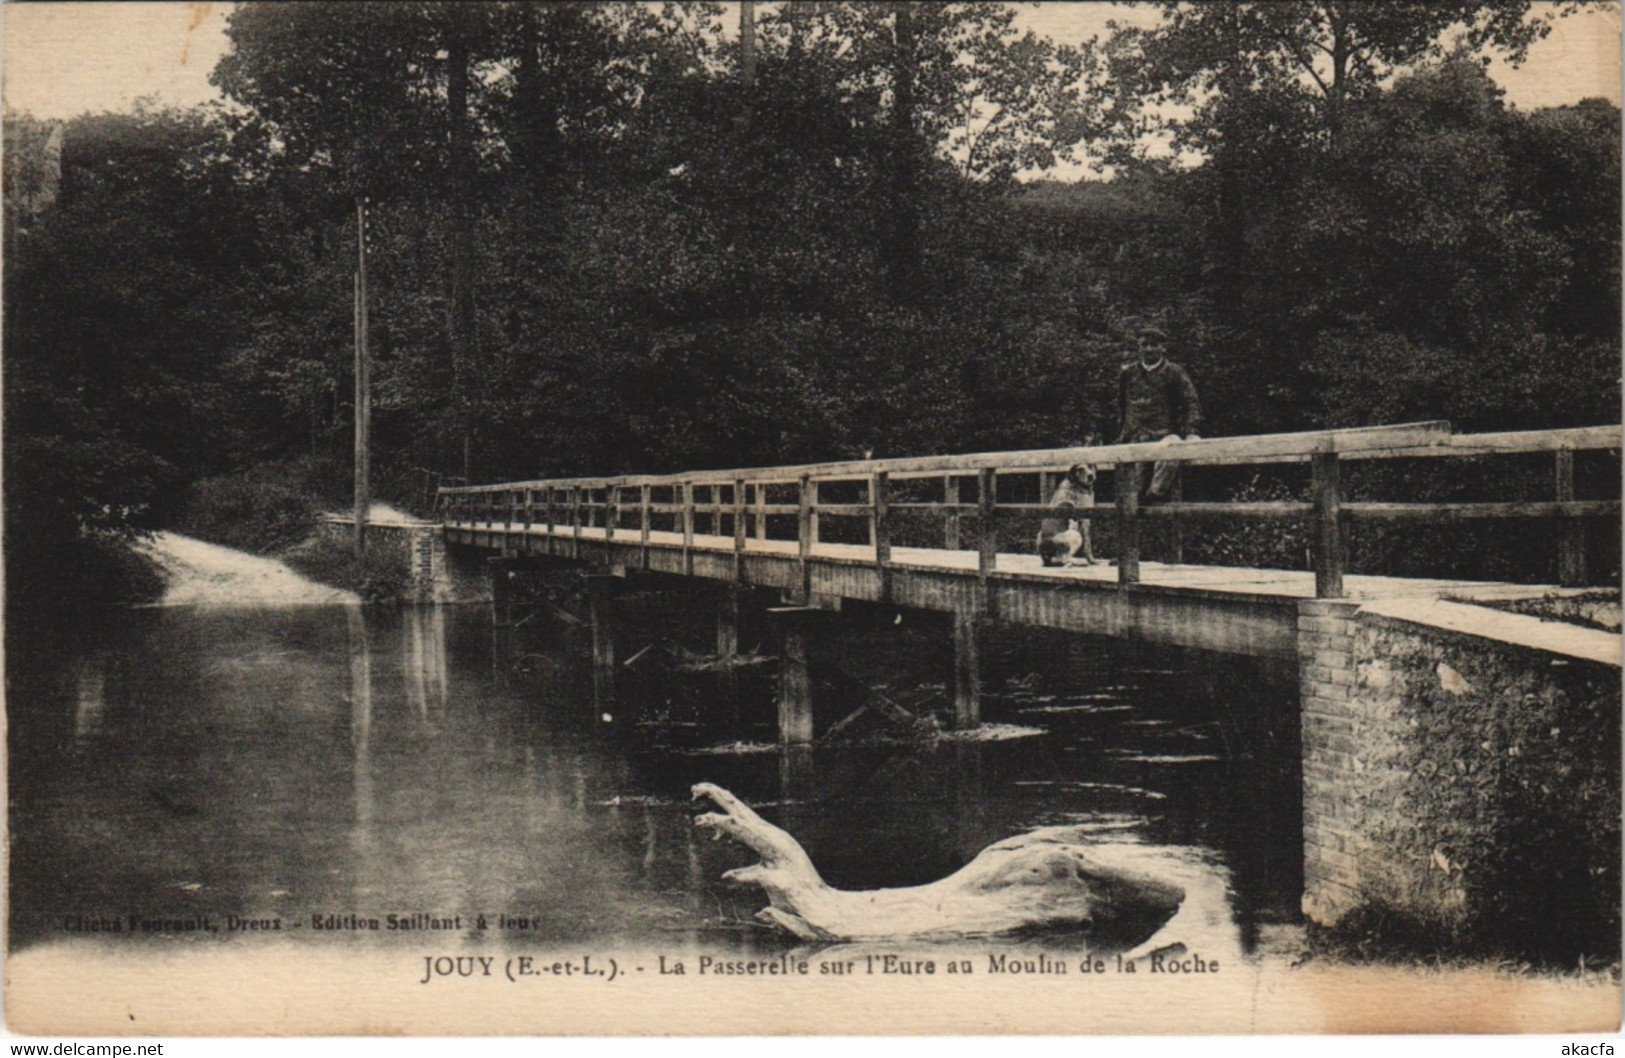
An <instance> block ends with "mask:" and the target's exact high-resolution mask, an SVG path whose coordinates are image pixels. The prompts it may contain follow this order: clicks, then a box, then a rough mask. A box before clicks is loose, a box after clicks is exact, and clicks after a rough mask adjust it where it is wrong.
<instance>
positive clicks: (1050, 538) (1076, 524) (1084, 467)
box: [1038, 463, 1095, 566]
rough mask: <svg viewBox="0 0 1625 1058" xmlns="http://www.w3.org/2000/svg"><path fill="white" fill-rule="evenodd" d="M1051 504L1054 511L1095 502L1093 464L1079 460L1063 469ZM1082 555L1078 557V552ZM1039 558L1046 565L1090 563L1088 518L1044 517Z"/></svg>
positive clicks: (1092, 557) (1092, 552) (1091, 547)
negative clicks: (1079, 461)
mask: <svg viewBox="0 0 1625 1058" xmlns="http://www.w3.org/2000/svg"><path fill="white" fill-rule="evenodd" d="M1049 505H1050V507H1052V508H1054V509H1055V510H1056V511H1067V510H1077V509H1080V508H1089V507H1093V506H1094V505H1095V467H1094V464H1092V463H1078V464H1076V465H1074V466H1073V467H1072V469H1071V470H1068V471H1067V472H1066V477H1064V478H1062V479H1061V483H1060V484H1059V485H1057V486H1056V487H1055V494H1054V495H1053V496H1051V497H1050V500H1049ZM1079 551H1082V552H1083V557H1082V558H1081V559H1080V558H1079V557H1078V552H1079ZM1038 557H1039V560H1040V561H1042V562H1043V563H1044V565H1046V566H1092V565H1094V564H1095V547H1094V540H1093V538H1092V534H1091V533H1090V525H1089V519H1087V518H1064V517H1056V518H1045V519H1044V520H1043V521H1042V522H1040V523H1039V524H1038Z"/></svg>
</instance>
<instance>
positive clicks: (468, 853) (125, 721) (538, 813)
mask: <svg viewBox="0 0 1625 1058" xmlns="http://www.w3.org/2000/svg"><path fill="white" fill-rule="evenodd" d="M641 617H642V619H643V620H644V621H645V622H646V625H645V626H644V627H642V628H641V629H637V628H634V629H633V630H631V631H629V632H628V635H627V642H628V643H632V642H634V640H635V641H636V645H637V646H638V647H640V648H642V647H643V646H644V644H645V643H647V642H651V641H657V637H658V636H660V635H669V636H672V637H676V638H680V637H681V635H682V634H684V633H683V629H684V627H686V626H683V624H682V621H683V617H682V615H680V614H678V615H675V616H674V615H672V614H665V615H661V614H658V613H646V614H643V615H641ZM661 621H665V622H667V626H665V628H666V630H663V629H662V627H661V626H660V622H661ZM690 623H691V625H692V626H693V627H692V629H690V630H691V631H693V632H694V634H695V635H696V636H704V637H709V636H710V635H712V634H713V629H711V628H710V626H709V624H708V623H706V622H701V621H692V622H690ZM672 629H675V630H672ZM515 635H516V636H518V637H519V639H518V641H517V642H515V643H514V644H512V651H511V653H510V654H508V655H505V656H493V655H492V649H493V640H492V638H491V634H490V618H489V614H488V612H486V611H484V610H483V609H481V608H479V607H468V608H457V607H451V608H444V607H442V608H420V609H403V610H400V611H383V612H374V611H363V610H361V609H359V608H354V607H350V608H344V607H334V608H319V607H317V608H312V607H302V608H299V609H298V610H288V611H275V610H265V611H252V612H249V611H208V610H202V609H197V610H188V609H172V610H151V611H143V612H141V613H138V614H132V615H130V618H129V620H128V622H127V623H126V624H125V625H124V626H123V627H122V628H120V629H119V630H117V631H116V632H114V633H111V634H110V635H109V637H108V638H107V639H106V640H105V641H99V642H96V643H94V644H89V645H87V646H85V647H84V648H82V649H75V650H64V651H63V652H62V653H61V654H60V655H59V656H57V657H54V658H49V659H48V660H49V662H50V664H49V665H46V666H43V668H44V669H46V670H49V671H47V672H45V674H44V675H42V676H40V677H39V678H38V679H36V680H34V681H33V682H32V683H30V684H28V685H27V686H26V687H19V688H14V693H13V696H12V703H13V704H12V712H13V719H14V723H13V727H12V739H13V745H12V760H13V761H14V762H18V764H19V766H18V767H14V768H13V771H12V777H11V792H12V804H13V816H12V819H13V827H12V835H13V843H14V844H13V852H14V857H13V860H12V876H11V879H12V902H11V924H12V932H11V936H12V943H13V945H14V946H26V945H32V944H38V943H42V942H46V941H50V940H61V939H68V938H69V934H68V931H65V930H64V928H63V925H62V924H63V922H64V920H65V918H66V917H68V916H75V915H100V914H105V915H109V916H115V917H117V916H128V915H131V914H137V915H142V916H149V917H163V916H173V917H181V916H184V915H186V914H194V915H196V914H208V915H214V916H221V917H223V916H224V915H227V914H235V915H242V916H251V917H257V918H280V919H281V920H282V921H283V922H284V923H285V925H286V928H287V931H288V933H289V934H290V935H291V936H292V937H293V938H294V939H300V938H304V939H308V940H311V941H315V942H319V943H324V944H335V943H340V944H342V943H391V942H402V943H413V942H419V941H422V940H424V939H425V937H424V935H422V934H414V933H412V932H411V931H395V932H391V931H388V930H381V931H379V932H377V933H371V932H365V933H364V932H362V931H358V930H353V929H339V930H329V929H318V928H316V926H315V925H314V922H315V921H318V920H321V919H322V918H323V916H340V917H342V916H362V917H379V918H384V917H386V916H388V915H390V914H396V915H402V916H410V915H412V914H423V915H428V916H436V917H451V918H455V917H456V916H459V915H460V916H463V918H464V921H465V923H471V922H473V921H474V920H475V917H476V916H477V915H480V914H485V915H487V916H488V917H489V918H490V919H491V920H492V921H495V920H496V916H498V915H505V916H510V917H512V918H514V919H516V920H520V919H522V920H523V921H524V922H525V923H526V925H524V926H523V927H521V928H515V929H509V930H501V929H496V928H494V927H493V928H491V929H489V930H488V931H486V932H485V933H483V934H481V933H478V932H477V931H474V932H471V931H470V929H468V928H464V929H462V930H460V931H459V933H458V938H456V939H470V940H473V941H475V942H481V943H483V942H490V941H493V940H498V939H499V940H501V941H503V942H505V943H513V944H554V943H566V942H572V941H575V940H578V939H592V940H593V941H595V942H602V943H611V942H621V943H634V944H650V943H655V942H658V943H661V944H674V945H676V944H681V945H695V946H699V947H701V948H707V947H709V948H716V947H722V948H739V947H745V948H757V947H764V946H765V947H768V948H775V949H777V948H784V947H787V946H788V945H789V944H790V943H791V942H790V941H789V940H788V939H786V938H783V937H780V936H776V935H773V934H770V933H767V932H765V931H763V930H761V929H760V928H759V927H757V926H755V925H753V924H752V922H751V919H752V915H753V914H754V912H755V911H757V910H758V909H759V908H761V907H762V906H763V905H764V904H765V902H766V901H765V899H764V898H763V897H762V895H761V894H760V892H759V891H756V890H753V889H749V888H741V887H737V886H732V885H729V884H726V883H723V882H722V881H721V880H720V879H721V876H722V874H723V873H724V872H725V871H727V870H728V869H730V868H733V867H738V866H742V865H744V864H746V863H748V862H751V854H750V853H749V852H748V851H746V850H743V849H741V848H739V847H737V846H734V845H732V844H730V843H713V842H711V841H708V840H701V838H700V836H698V835H697V834H696V832H695V829H694V827H693V826H692V812H693V810H692V809H691V808H690V806H689V787H690V786H691V785H692V784H693V783H695V782H699V781H711V782H716V783H718V784H719V785H722V786H724V787H726V788H728V789H730V790H733V791H734V792H735V793H736V794H738V795H739V796H740V797H742V798H744V799H745V800H747V801H748V802H750V803H751V804H753V805H755V806H756V807H757V808H758V809H759V810H760V811H761V812H762V814H763V815H764V817H766V818H769V819H770V820H771V821H773V822H775V823H777V824H778V825H780V826H782V827H784V828H785V829H786V830H788V831H789V832H790V833H792V834H793V835H794V836H795V837H796V838H797V840H799V841H801V842H802V844H803V845H804V846H805V847H806V848H807V850H808V852H809V854H810V855H811V856H812V857H813V860H814V862H815V863H816V864H817V865H818V868H819V870H820V872H821V873H822V874H823V875H824V877H825V879H826V880H827V881H829V882H830V884H832V885H836V886H839V887H842V888H852V889H862V888H876V887H883V886H897V885H917V884H921V883H924V882H929V881H932V880H935V879H937V878H941V877H943V876H945V875H947V874H949V873H951V872H953V871H954V870H957V869H958V868H959V867H961V866H963V865H964V864H965V863H967V862H968V861H969V860H970V859H972V858H973V857H974V856H975V855H976V854H977V853H978V852H980V851H981V850H982V849H983V848H985V847H986V846H988V845H989V844H992V843H993V842H995V841H998V840H1001V839H1003V838H1006V837H1009V836H1011V835H1013V834H1018V833H1022V832H1024V831H1029V830H1033V829H1035V828H1038V827H1046V826H1048V827H1055V826H1064V827H1070V828H1074V830H1075V832H1076V834H1077V835H1078V839H1079V840H1087V841H1104V840H1109V841H1115V842H1121V843H1124V844H1125V845H1132V846H1136V847H1138V848H1140V849H1144V850H1147V851H1148V852H1150V853H1154V854H1155V855H1157V856H1160V857H1162V859H1163V861H1165V864H1164V867H1163V869H1166V870H1169V871H1173V872H1176V873H1179V874H1180V875H1181V877H1185V878H1186V879H1187V881H1186V882H1184V883H1182V884H1185V885H1186V887H1187V889H1188V891H1189V892H1191V893H1192V894H1193V895H1192V897H1191V898H1189V899H1188V900H1187V905H1186V910H1185V911H1182V912H1181V914H1182V915H1186V918H1187V919H1188V920H1189V922H1190V926H1191V928H1190V930H1189V933H1190V935H1191V936H1192V937H1194V938H1197V942H1198V943H1200V944H1202V945H1203V946H1204V947H1206V948H1208V949H1210V950H1217V949H1218V948H1219V947H1220V946H1221V945H1229V946H1230V947H1234V946H1236V945H1237V944H1239V943H1240V942H1241V935H1240V934H1239V933H1238V932H1237V929H1236V927H1235V925H1234V921H1235V920H1236V919H1237V918H1238V917H1239V918H1240V919H1241V920H1242V921H1243V922H1247V921H1256V920H1258V919H1259V917H1260V916H1261V915H1262V916H1263V918H1264V919H1269V918H1270V917H1271V916H1275V917H1277V918H1279V917H1284V916H1286V915H1289V914H1290V913H1291V908H1292V904H1293V902H1295V900H1296V895H1297V894H1296V890H1295V889H1294V888H1293V887H1294V885H1295V882H1294V881H1293V879H1292V871H1293V870H1295V869H1296V867H1295V862H1296V856H1297V852H1296V850H1295V849H1294V848H1292V847H1291V846H1290V841H1292V840H1295V822H1296V821H1295V819H1294V820H1292V821H1291V823H1292V824H1293V825H1292V826H1288V827H1287V828H1286V829H1285V830H1284V831H1280V830H1276V829H1272V828H1273V825H1274V821H1273V820H1272V819H1270V818H1268V813H1264V814H1260V813H1258V812H1257V811H1255V808H1256V806H1255V805H1254V804H1252V803H1251V802H1250V801H1249V799H1248V798H1249V797H1250V796H1253V795H1249V794H1247V793H1246V792H1245V789H1244V788H1245V787H1247V786H1248V784H1249V783H1250V782H1251V781H1252V779H1251V778H1250V775H1251V773H1250V772H1248V770H1247V769H1248V767H1249V765H1248V764H1247V763H1246V759H1245V758H1246V756H1247V754H1246V753H1245V752H1242V751H1241V750H1239V749H1232V748H1230V746H1229V744H1228V743H1227V739H1228V740H1230V741H1231V742H1234V743H1236V744H1237V745H1238V746H1239V745H1242V744H1244V743H1246V742H1247V740H1248V739H1249V738H1250V737H1252V736H1250V735H1248V734H1247V733H1246V732H1247V730H1248V727H1249V724H1251V725H1253V726H1256V724H1257V722H1256V721H1245V720H1243V721H1236V720H1234V719H1233V718H1232V719H1226V717H1225V715H1224V714H1223V710H1222V709H1221V708H1220V707H1219V706H1218V705H1216V704H1215V701H1214V700H1213V699H1212V698H1211V697H1207V698H1204V697H1203V691H1202V683H1201V681H1197V682H1195V683H1192V682H1191V681H1188V680H1186V679H1184V678H1183V677H1182V676H1181V675H1180V674H1179V672H1178V671H1175V670H1176V669H1178V668H1179V667H1180V666H1182V665H1183V664H1184V659H1182V658H1176V659H1174V661H1173V662H1172V663H1170V661H1169V660H1168V658H1166V657H1162V658H1161V659H1160V661H1159V659H1158V658H1150V659H1147V658H1145V657H1141V656H1138V655H1135V654H1133V653H1122V652H1114V650H1115V648H1110V647H1107V646H1103V645H1102V644H1100V643H1091V642H1088V641H1082V640H1079V639H1077V638H1076V637H1059V638H1052V639H1049V640H1040V639H1038V638H1037V637H1033V636H1025V635H1023V636H1012V637H1010V638H1009V639H1008V641H1006V642H1003V643H996V644H995V645H994V649H993V654H994V656H993V657H992V658H990V662H989V666H988V676H987V679H988V684H989V686H990V688H993V690H994V693H992V694H990V696H989V700H988V702H987V705H986V710H985V713H986V716H987V718H988V719H989V720H994V721H1006V722H1011V723H1019V724H1024V725H1033V726H1037V727H1041V728H1043V729H1044V730H1045V731H1046V732H1047V733H1046V734H1044V735H1043V736H1041V737H1037V738H1028V739H1018V740H1014V741H1011V742H988V743H979V742H958V741H954V742H929V741H926V742H922V741H917V740H914V739H911V738H903V739H893V740H891V741H886V740H873V741H860V742H858V743H856V744H851V745H844V746H818V747H795V748H790V749H782V750H781V749H779V748H778V747H776V746H771V743H772V742H773V739H774V729H773V709H772V693H771V690H772V688H771V683H770V681H766V680H763V679H762V678H761V677H760V676H757V675H755V674H752V679H754V680H755V682H754V683H752V682H751V681H749V680H747V681H742V682H744V683H746V684H747V686H743V687H742V688H741V692H740V693H741V701H742V710H741V712H742V716H743V718H744V719H743V720H742V721H741V722H740V723H737V724H735V723H733V722H732V720H731V712H732V710H731V708H730V709H729V710H728V712H729V713H730V716H723V717H707V716H705V715H704V714H703V713H701V714H698V715H690V714H688V713H685V712H683V711H682V709H683V708H684V707H685V703H688V702H699V703H704V702H706V701H708V700H710V695H711V692H712V690H713V688H712V685H711V684H710V683H706V682H704V681H706V680H708V679H713V678H714V674H704V673H701V674H684V673H682V672H678V671H664V672H658V673H655V672H653V671H652V667H653V666H654V665H655V663H656V659H657V658H658V657H659V656H660V653H661V652H660V651H654V652H651V653H650V654H649V655H647V657H646V660H645V661H644V662H642V663H641V664H640V666H639V672H640V673H644V672H648V673H650V674H649V675H647V676H646V677H643V678H642V679H641V680H639V679H630V678H629V679H628V680H627V685H626V686H625V687H623V688H622V691H621V706H620V710H619V712H618V714H617V716H618V719H617V723H616V724H615V725H614V728H613V729H612V730H606V725H602V724H600V723H599V722H598V721H597V718H596V715H595V712H594V710H593V708H592V691H591V679H590V666H589V665H588V659H587V656H586V655H587V652H586V650H585V649H583V647H584V644H583V643H582V642H581V641H580V639H579V637H578V638H572V633H571V632H570V630H569V629H557V628H555V629H548V628H547V627H545V625H544V623H543V622H539V621H538V622H534V623H532V624H530V625H527V626H525V627H524V628H521V629H518V630H517V631H516V633H515ZM888 636H890V638H888ZM930 642H934V641H929V642H927V641H924V640H911V639H910V638H909V637H908V635H906V634H903V633H898V634H896V635H895V636H893V635H892V634H891V633H887V634H885V635H881V634H877V633H875V632H874V631H873V630H866V629H862V628H857V629H854V630H853V631H852V632H851V633H850V634H849V640H848V641H847V642H844V643H836V644H834V645H833V647H832V648H831V649H832V651H833V653H834V655H835V656H836V657H837V659H838V661H839V662H840V663H841V664H843V665H846V666H848V667H849V668H851V669H852V670H853V672H855V673H856V674H857V676H858V678H859V679H860V680H864V681H868V682H870V683H874V682H875V681H876V680H879V679H881V678H882V677H885V678H890V679H892V680H893V683H894V685H895V683H896V681H897V680H898V679H900V677H897V676H895V675H889V676H888V675H887V674H897V673H911V672H913V671H914V669H919V668H920V664H921V663H920V662H919V661H918V658H919V657H921V656H926V657H929V655H930V649H932V648H931V646H930ZM700 645H701V646H702V647H703V646H704V643H703V642H702V643H701V644H700ZM671 653H672V655H673V656H675V654H676V652H675V651H673V652H671ZM1171 664H1172V665H1173V668H1170V665H1171ZM865 666H867V667H868V671H867V672H866V671H864V667H865ZM910 666H913V667H914V669H911V668H910ZM762 668H766V667H765V666H763V667H762ZM922 671H923V670H922ZM877 674H879V675H877ZM909 678H910V679H916V682H917V684H918V685H919V686H921V687H925V688H926V689H927V691H929V689H930V685H931V681H933V680H935V681H937V682H938V683H940V679H941V677H940V674H932V673H930V672H925V673H924V674H923V675H919V676H918V677H915V676H910V677H909ZM685 681H693V682H692V685H690V683H689V682H685ZM1213 682H1214V684H1215V686H1218V687H1237V686H1244V687H1252V686H1255V685H1257V684H1259V682H1260V681H1257V680H1251V681H1249V680H1247V679H1235V678H1227V679H1220V680H1214V681H1213ZM1288 682H1290V681H1288ZM1193 686H1195V687H1196V688H1197V691H1196V692H1195V693H1193V692H1192V691H1191V687H1193ZM752 687H754V692H753V691H752V690H751V688H752ZM18 692H22V693H18ZM753 693H754V697H752V694H753ZM831 706H832V707H831V708H829V709H828V710H827V713H828V714H832V715H835V716H841V715H845V714H847V713H849V712H850V711H851V705H850V704H848V703H843V702H832V703H831ZM1242 711H1243V712H1245V710H1242ZM1254 712H1255V713H1262V714H1268V715H1273V714H1271V713H1270V710H1267V709H1266V710H1256V709H1255V710H1254ZM821 722H827V716H826V717H825V719H824V720H822V721H821ZM1266 726H1267V725H1266ZM1226 732H1229V733H1228V734H1226ZM696 740H698V744H697V743H696ZM705 744H713V745H727V746H733V747H736V748H737V749H739V750H749V749H751V748H753V747H755V746H763V748H765V749H767V751H766V752H744V751H740V752H722V753H709V754H697V753H692V752H688V750H691V749H695V748H699V746H701V745H705ZM763 744H767V745H766V746H764V745H763ZM1257 744H1259V745H1262V744H1263V743H1262V742H1258V743H1257ZM1238 791H1240V792H1238ZM1258 800H1259V801H1260V802H1262V801H1264V800H1266V799H1265V798H1264V797H1263V796H1262V795H1258ZM1283 834H1284V835H1285V837H1283V836H1282V835H1283ZM1282 842H1285V844H1281V843H1282ZM1278 845H1279V847H1277V846H1278ZM1283 864H1285V865H1286V866H1285V867H1283V866H1282V865H1283ZM1187 911H1188V914H1187ZM171 939H175V938H171ZM184 939H189V940H197V939H200V938H197V937H193V936H188V937H186V938H184ZM222 939H226V940H230V939H232V938H230V937H225V938H222ZM435 939H448V938H435ZM1010 943H1011V944H1013V945H1016V946H1018V947H1020V946H1021V945H1026V944H1029V943H1048V944H1061V945H1063V946H1065V945H1072V946H1074V947H1077V946H1087V945H1088V944H1090V943H1091V941H1090V939H1089V938H1088V937H1078V938H1071V939H1067V938H1060V939H1056V938H1048V939H1045V940H1043V941H1042V942H1038V941H1027V940H1012V941H1010Z"/></svg>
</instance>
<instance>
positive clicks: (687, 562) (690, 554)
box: [682, 481, 694, 576]
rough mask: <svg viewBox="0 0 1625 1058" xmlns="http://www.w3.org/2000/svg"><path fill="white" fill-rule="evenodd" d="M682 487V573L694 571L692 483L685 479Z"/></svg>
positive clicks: (688, 573) (686, 574)
mask: <svg viewBox="0 0 1625 1058" xmlns="http://www.w3.org/2000/svg"><path fill="white" fill-rule="evenodd" d="M682 489H683V574H684V575H685V576H692V575H693V573H694V483H693V482H692V481H685V482H683V485H682Z"/></svg>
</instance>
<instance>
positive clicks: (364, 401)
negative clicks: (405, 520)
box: [355, 198, 372, 578]
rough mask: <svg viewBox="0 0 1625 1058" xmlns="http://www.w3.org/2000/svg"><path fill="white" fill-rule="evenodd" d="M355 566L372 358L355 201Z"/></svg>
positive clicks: (359, 561)
mask: <svg viewBox="0 0 1625 1058" xmlns="http://www.w3.org/2000/svg"><path fill="white" fill-rule="evenodd" d="M355 245H356V261H355V564H356V576H357V577H358V578H359V577H360V576H361V575H362V574H363V572H364V570H365V561H366V557H367V512H368V510H370V509H371V507H372V495H371V489H370V487H369V483H368V474H369V471H370V469H371V468H370V466H369V462H370V459H369V450H370V447H371V445H370V438H369V437H368V433H369V431H370V429H371V426H372V421H371V420H372V378H371V376H372V358H371V357H370V356H368V354H367V200H366V199H364V198H357V199H356V200H355Z"/></svg>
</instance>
